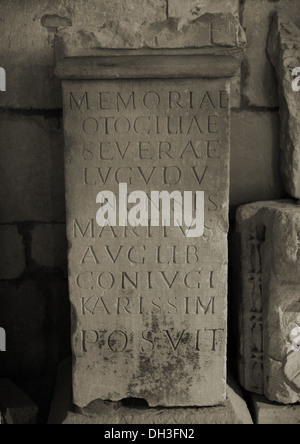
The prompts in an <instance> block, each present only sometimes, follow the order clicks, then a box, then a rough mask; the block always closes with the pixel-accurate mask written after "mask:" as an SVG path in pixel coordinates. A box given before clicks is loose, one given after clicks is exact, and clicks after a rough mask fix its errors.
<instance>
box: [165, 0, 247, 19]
mask: <svg viewBox="0 0 300 444" xmlns="http://www.w3.org/2000/svg"><path fill="white" fill-rule="evenodd" d="M220 12H228V13H231V14H232V15H235V16H236V17H238V15H239V1H238V0H214V1H207V0H186V1H182V0H168V15H169V17H178V18H188V19H195V18H197V17H199V16H201V15H204V14H207V13H210V14H216V13H220Z"/></svg>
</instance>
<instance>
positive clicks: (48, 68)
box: [0, 0, 300, 398]
mask: <svg viewBox="0 0 300 444" xmlns="http://www.w3.org/2000/svg"><path fill="white" fill-rule="evenodd" d="M275 10H284V11H285V12H287V13H289V14H291V15H292V17H293V18H294V20H298V21H299V24H300V8H299V0H240V1H238V0H60V1H59V0H26V1H24V0H9V1H7V0H0V32H1V39H0V66H2V67H4V68H5V69H6V73H7V92H5V93H0V115H1V117H0V145H1V149H0V188H1V192H0V248H1V256H0V279H1V281H2V282H1V286H0V326H1V327H3V328H6V330H7V333H8V343H7V347H8V351H7V353H5V354H1V360H0V377H2V376H6V377H10V378H12V379H13V380H15V381H18V382H19V384H22V385H23V386H24V387H25V388H26V387H27V389H28V390H29V391H30V387H31V385H32V384H31V382H28V381H30V380H32V379H38V380H39V379H40V380H41V381H44V378H45V377H46V378H47V377H48V376H49V380H50V381H51V377H52V376H51V375H53V373H55V369H56V364H57V362H58V361H59V360H61V359H63V358H64V357H65V356H66V355H67V354H68V353H69V328H70V327H69V306H68V290H67V265H66V262H67V261H66V251H67V242H66V235H65V207H64V177H63V132H62V131H63V130H62V110H61V107H62V105H61V86H60V82H59V81H58V80H57V79H56V78H55V76H54V74H53V41H54V33H55V32H56V30H57V28H58V27H60V26H86V25H92V26H93V25H94V26H97V25H99V24H101V23H103V22H104V21H105V20H115V19H118V20H120V19H123V20H127V21H128V26H130V22H132V21H138V22H144V21H146V20H147V21H161V20H165V19H166V18H167V17H180V18H183V19H186V18H196V17H198V16H199V15H201V14H204V13H206V12H224V11H225V12H232V13H233V14H235V15H237V16H239V17H240V20H241V23H242V25H243V27H244V29H245V31H246V34H247V38H248V47H247V52H246V59H245V61H244V64H243V67H242V71H241V76H240V78H238V79H237V80H236V82H235V85H234V93H233V111H232V147H231V152H232V161H231V207H232V210H233V211H232V216H234V209H235V208H236V207H237V206H238V205H240V204H245V203H250V202H254V201H258V200H271V199H277V198H280V197H284V196H285V192H284V190H283V187H282V184H281V180H280V177H279V160H278V154H279V117H278V97H277V84H276V79H275V73H274V71H273V68H272V67H271V64H270V62H269V60H268V57H267V53H266V40H267V35H268V31H269V24H270V20H271V15H272V12H274V11H275ZM47 375H48V376H47ZM34 386H35V387H37V385H36V384H35V385H34ZM49 387H50V389H49V390H50V391H51V383H49ZM32 396H35V397H36V398H38V397H39V393H38V390H37V389H36V393H35V394H33V395H32Z"/></svg>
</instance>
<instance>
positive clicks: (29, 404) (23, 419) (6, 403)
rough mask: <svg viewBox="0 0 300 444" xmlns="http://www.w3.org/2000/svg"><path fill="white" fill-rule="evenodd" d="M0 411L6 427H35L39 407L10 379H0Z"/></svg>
mask: <svg viewBox="0 0 300 444" xmlns="http://www.w3.org/2000/svg"><path fill="white" fill-rule="evenodd" d="M0 410H1V415H2V418H3V421H4V424H6V425H33V424H36V422H37V415H38V406H37V405H36V404H35V403H34V402H33V401H32V400H31V399H30V398H29V397H28V396H27V395H26V394H25V393H24V392H22V391H21V390H20V389H19V388H18V387H16V386H15V385H14V384H13V383H12V382H11V381H10V380H8V379H0Z"/></svg>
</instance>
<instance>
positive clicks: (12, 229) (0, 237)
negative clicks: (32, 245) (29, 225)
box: [0, 225, 25, 279]
mask: <svg viewBox="0 0 300 444" xmlns="http://www.w3.org/2000/svg"><path fill="white" fill-rule="evenodd" d="M0 251H1V257H0V279H16V278H18V277H20V275H21V274H22V273H23V271H24V270H25V254H24V245H23V239H22V236H21V235H20V234H19V232H18V228H17V227H16V226H10V225H2V226H0Z"/></svg>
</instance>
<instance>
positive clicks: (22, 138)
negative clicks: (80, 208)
mask: <svg viewBox="0 0 300 444" xmlns="http://www.w3.org/2000/svg"><path fill="white" fill-rule="evenodd" d="M1 97H2V96H1ZM58 127H59V120H57V119H44V118H42V117H21V116H19V115H15V114H10V113H2V114H1V119H0V139H1V150H0V184H1V190H2V191H1V195H0V209H1V211H0V222H1V223H7V222H19V221H45V222H48V221H60V220H61V221H64V219H65V202H64V175H63V135H62V132H61V131H60V130H59V128H58Z"/></svg>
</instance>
